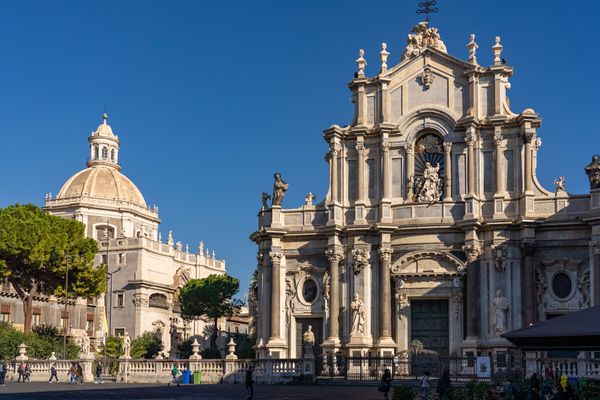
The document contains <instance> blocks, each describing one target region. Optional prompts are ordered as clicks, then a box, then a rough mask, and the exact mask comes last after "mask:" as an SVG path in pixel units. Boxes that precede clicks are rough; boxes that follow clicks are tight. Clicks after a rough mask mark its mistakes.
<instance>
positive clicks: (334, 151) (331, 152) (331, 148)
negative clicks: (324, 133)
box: [329, 143, 342, 157]
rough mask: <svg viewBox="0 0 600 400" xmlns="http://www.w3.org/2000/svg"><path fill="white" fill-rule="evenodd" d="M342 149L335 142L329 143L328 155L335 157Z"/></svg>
mask: <svg viewBox="0 0 600 400" xmlns="http://www.w3.org/2000/svg"><path fill="white" fill-rule="evenodd" d="M341 151H342V147H341V146H340V145H339V144H337V143H331V144H330V145H329V155H330V156H331V157H335V156H337V155H338V154H340V152H341Z"/></svg>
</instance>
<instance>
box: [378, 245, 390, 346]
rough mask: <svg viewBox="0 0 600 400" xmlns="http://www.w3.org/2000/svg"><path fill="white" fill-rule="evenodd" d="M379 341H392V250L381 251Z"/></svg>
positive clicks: (384, 248)
mask: <svg viewBox="0 0 600 400" xmlns="http://www.w3.org/2000/svg"><path fill="white" fill-rule="evenodd" d="M379 259H380V262H379V267H380V269H379V341H380V342H383V341H391V339H392V288H391V283H390V282H391V280H390V263H391V261H392V249H390V248H387V247H382V248H380V249H379Z"/></svg>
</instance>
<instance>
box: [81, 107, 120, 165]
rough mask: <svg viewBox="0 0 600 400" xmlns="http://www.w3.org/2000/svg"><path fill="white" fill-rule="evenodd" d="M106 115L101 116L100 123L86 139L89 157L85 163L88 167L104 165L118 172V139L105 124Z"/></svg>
mask: <svg viewBox="0 0 600 400" xmlns="http://www.w3.org/2000/svg"><path fill="white" fill-rule="evenodd" d="M107 120H108V115H107V114H106V113H104V114H103V115H102V123H101V124H100V125H98V128H97V129H96V130H95V131H94V132H92V134H91V135H90V136H89V137H88V141H89V142H90V157H89V159H88V162H87V166H88V167H92V166H94V165H106V166H111V167H114V168H116V169H117V170H120V169H121V167H120V166H119V143H120V142H119V137H118V136H117V135H115V134H114V133H113V131H112V128H111V127H110V125H108V124H107V122H106V121H107Z"/></svg>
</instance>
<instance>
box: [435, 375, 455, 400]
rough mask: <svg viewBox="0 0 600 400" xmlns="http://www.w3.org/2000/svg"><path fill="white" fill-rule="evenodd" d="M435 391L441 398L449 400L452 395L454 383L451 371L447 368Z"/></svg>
mask: <svg viewBox="0 0 600 400" xmlns="http://www.w3.org/2000/svg"><path fill="white" fill-rule="evenodd" d="M435 391H436V392H437V394H438V399H439V400H448V399H450V396H451V395H452V383H451V382H450V372H449V371H448V370H447V369H445V370H444V372H443V373H442V377H441V378H440V379H439V380H438V383H437V387H436V388H435Z"/></svg>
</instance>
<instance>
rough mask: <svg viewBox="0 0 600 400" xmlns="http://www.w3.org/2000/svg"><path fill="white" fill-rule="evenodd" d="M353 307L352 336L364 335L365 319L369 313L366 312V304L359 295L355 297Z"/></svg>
mask: <svg viewBox="0 0 600 400" xmlns="http://www.w3.org/2000/svg"><path fill="white" fill-rule="evenodd" d="M351 307H352V334H361V335H362V334H363V333H365V318H366V316H367V313H366V311H365V303H363V302H362V300H360V298H359V297H358V293H357V294H355V295H354V300H353V301H352V304H351Z"/></svg>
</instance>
